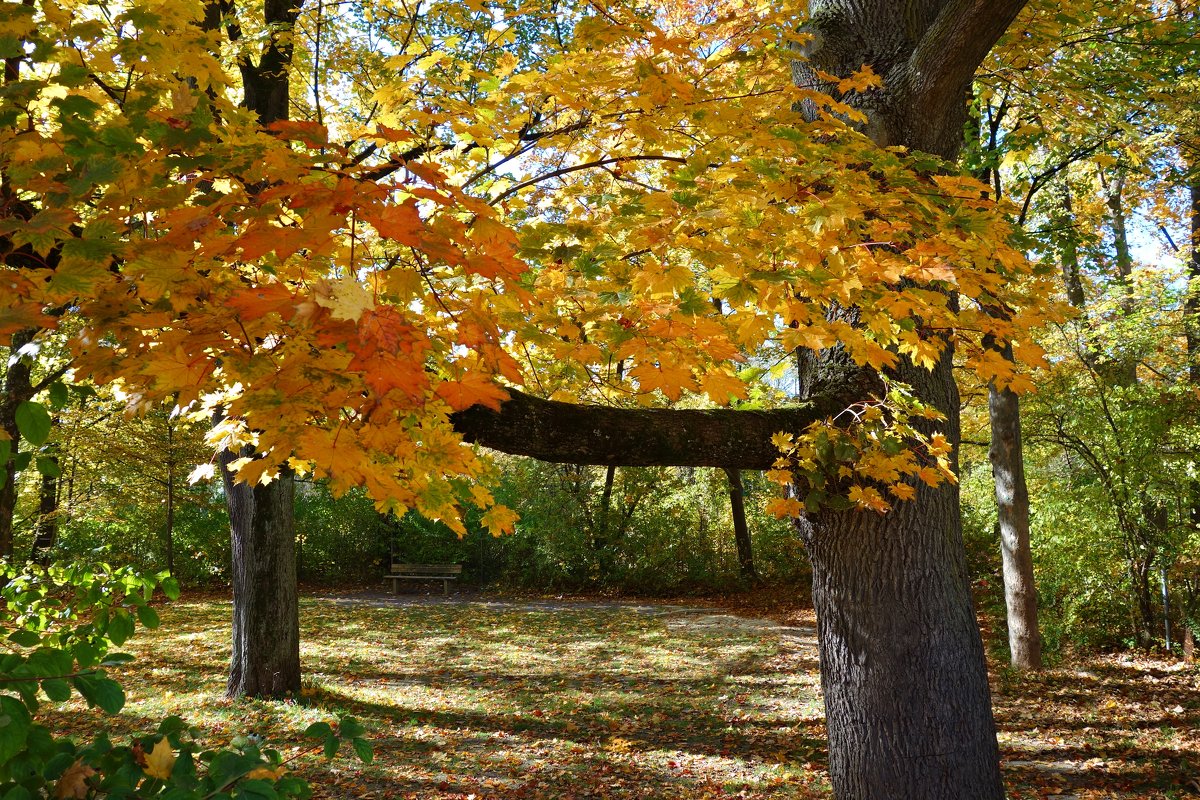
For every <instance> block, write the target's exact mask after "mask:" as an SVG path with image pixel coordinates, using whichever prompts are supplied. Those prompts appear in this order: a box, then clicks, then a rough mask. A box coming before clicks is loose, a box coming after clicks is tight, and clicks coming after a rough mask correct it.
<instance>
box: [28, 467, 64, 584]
mask: <svg viewBox="0 0 1200 800" xmlns="http://www.w3.org/2000/svg"><path fill="white" fill-rule="evenodd" d="M49 458H50V459H51V460H52V461H53V462H54V464H55V466H57V465H58V456H56V455H51V456H49ZM57 541H58V476H56V475H42V486H41V491H40V492H39V493H38V519H37V526H36V527H35V528H34V537H33V549H32V551H31V552H30V554H29V558H30V560H31V561H34V562H36V563H38V564H42V565H45V564H47V563H48V562H49V561H50V551H51V550H52V549H53V548H54V544H55V542H57Z"/></svg>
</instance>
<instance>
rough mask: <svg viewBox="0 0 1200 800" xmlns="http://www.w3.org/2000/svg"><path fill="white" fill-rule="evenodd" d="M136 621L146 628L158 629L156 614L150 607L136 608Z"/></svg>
mask: <svg viewBox="0 0 1200 800" xmlns="http://www.w3.org/2000/svg"><path fill="white" fill-rule="evenodd" d="M137 615H138V620H139V621H140V622H141V623H142V625H144V626H145V627H147V628H157V627H158V612H157V611H155V610H154V609H153V608H151V607H150V606H138V610H137Z"/></svg>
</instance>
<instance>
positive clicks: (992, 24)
mask: <svg viewBox="0 0 1200 800" xmlns="http://www.w3.org/2000/svg"><path fill="white" fill-rule="evenodd" d="M1026 2H1027V0H950V1H949V2H947V3H945V4H944V5H943V6H942V9H941V11H940V12H939V13H938V15H937V18H936V19H935V20H934V21H933V24H932V25H930V26H929V28H928V30H926V31H925V34H924V35H923V36H922V37H921V40H920V43H919V44H918V45H917V47H916V49H915V50H914V51H913V54H912V56H911V57H910V58H909V62H908V78H909V83H910V87H911V88H912V90H913V92H914V96H913V100H914V101H915V102H916V103H917V104H918V107H926V106H932V107H934V108H945V107H947V106H948V104H952V103H956V102H959V100H960V99H961V98H962V97H963V94H964V92H965V91H966V90H967V87H969V86H970V85H971V78H972V77H973V76H974V75H975V70H976V69H978V67H979V65H980V64H981V63H982V62H983V59H984V58H986V57H987V54H988V52H989V51H990V50H991V49H992V45H994V44H995V43H996V40H997V39H999V38H1000V36H1001V34H1003V33H1004V31H1005V30H1007V29H1008V26H1009V25H1011V24H1012V21H1013V20H1014V19H1016V17H1017V14H1018V13H1020V11H1021V9H1022V8H1024V7H1025V5H1026Z"/></svg>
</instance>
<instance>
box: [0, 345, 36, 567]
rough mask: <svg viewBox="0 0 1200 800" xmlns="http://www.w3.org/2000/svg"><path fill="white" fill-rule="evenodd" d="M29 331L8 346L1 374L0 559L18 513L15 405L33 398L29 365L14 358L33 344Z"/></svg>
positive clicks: (9, 546) (9, 551)
mask: <svg viewBox="0 0 1200 800" xmlns="http://www.w3.org/2000/svg"><path fill="white" fill-rule="evenodd" d="M35 333H36V331H34V330H33V329H32V328H30V329H25V330H20V331H17V332H16V333H14V334H13V335H12V340H11V344H10V345H9V351H8V354H9V358H8V367H7V369H6V371H5V374H4V387H3V389H4V394H3V395H2V396H0V429H3V431H4V432H5V433H6V434H8V443H9V451H8V459H7V460H6V461H4V462H3V463H0V472H3V478H2V479H0V558H12V555H13V519H14V517H15V516H16V512H17V473H16V469H15V467H16V458H17V454H18V452H20V442H21V439H20V432H19V431H18V430H17V406H19V405H21V403H24V402H25V401H26V400H29V399H30V398H31V397H33V374H32V372H31V370H30V366H29V362H28V361H27V360H25V359H23V358H14V357H13V356H15V355H16V354H17V353H18V352H19V351H20V350H21V348H22V347H24V346H25V345H27V344H29V343H30V342H32V341H33V337H34V334H35Z"/></svg>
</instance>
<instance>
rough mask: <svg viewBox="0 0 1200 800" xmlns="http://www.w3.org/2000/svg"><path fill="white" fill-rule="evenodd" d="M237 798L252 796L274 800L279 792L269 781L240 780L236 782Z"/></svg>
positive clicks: (257, 798)
mask: <svg viewBox="0 0 1200 800" xmlns="http://www.w3.org/2000/svg"><path fill="white" fill-rule="evenodd" d="M234 797H237V798H242V797H244V798H248V799H249V798H253V799H254V800H276V798H277V797H279V793H278V792H276V791H275V787H274V786H273V785H271V782H270V781H264V780H252V781H242V782H241V783H239V784H238V787H237V794H235V795H234Z"/></svg>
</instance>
